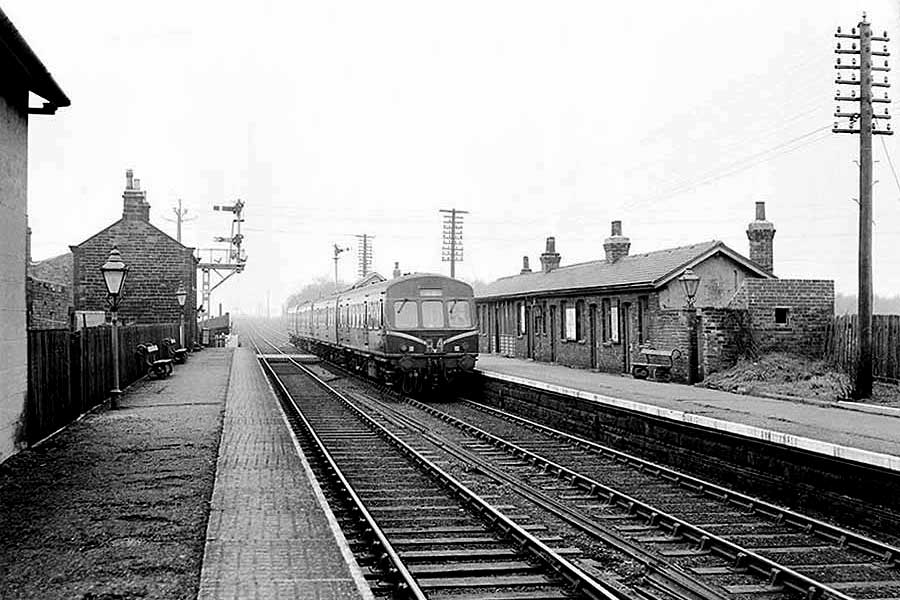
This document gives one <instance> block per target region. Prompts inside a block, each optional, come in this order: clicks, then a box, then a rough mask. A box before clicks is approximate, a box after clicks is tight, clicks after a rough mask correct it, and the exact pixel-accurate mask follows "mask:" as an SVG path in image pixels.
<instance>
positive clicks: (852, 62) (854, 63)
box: [850, 58, 856, 67]
mask: <svg viewBox="0 0 900 600" xmlns="http://www.w3.org/2000/svg"><path fill="white" fill-rule="evenodd" d="M850 60H851V62H850V64H851V65H853V66H854V67H855V66H856V59H855V58H853V59H850Z"/></svg>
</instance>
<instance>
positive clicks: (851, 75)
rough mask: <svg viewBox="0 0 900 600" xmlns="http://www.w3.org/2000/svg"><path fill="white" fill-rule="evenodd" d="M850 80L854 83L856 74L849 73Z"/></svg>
mask: <svg viewBox="0 0 900 600" xmlns="http://www.w3.org/2000/svg"><path fill="white" fill-rule="evenodd" d="M850 79H852V80H853V81H856V73H850Z"/></svg>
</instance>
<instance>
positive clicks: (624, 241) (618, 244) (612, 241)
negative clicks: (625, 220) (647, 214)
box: [603, 221, 631, 263]
mask: <svg viewBox="0 0 900 600" xmlns="http://www.w3.org/2000/svg"><path fill="white" fill-rule="evenodd" d="M603 249H604V250H605V251H606V262H608V263H614V262H616V261H617V260H619V259H620V258H622V257H623V256H628V250H630V249H631V240H630V239H628V238H627V237H625V236H624V235H622V221H613V222H612V229H611V232H610V236H609V237H608V238H606V239H605V240H603Z"/></svg>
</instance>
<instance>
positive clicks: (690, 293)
mask: <svg viewBox="0 0 900 600" xmlns="http://www.w3.org/2000/svg"><path fill="white" fill-rule="evenodd" d="M678 281H680V282H681V287H682V289H683V290H684V297H685V299H686V300H687V307H688V308H693V307H694V297H695V296H696V295H697V288H699V287H700V276H699V275H697V274H696V273H694V271H693V270H692V269H685V270H684V273H682V274H681V277H679V278H678Z"/></svg>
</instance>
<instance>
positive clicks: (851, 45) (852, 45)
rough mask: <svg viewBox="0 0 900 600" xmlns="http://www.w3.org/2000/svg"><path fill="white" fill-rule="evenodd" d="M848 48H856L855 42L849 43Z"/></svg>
mask: <svg viewBox="0 0 900 600" xmlns="http://www.w3.org/2000/svg"><path fill="white" fill-rule="evenodd" d="M850 49H851V50H856V42H853V43H852V44H850Z"/></svg>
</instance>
